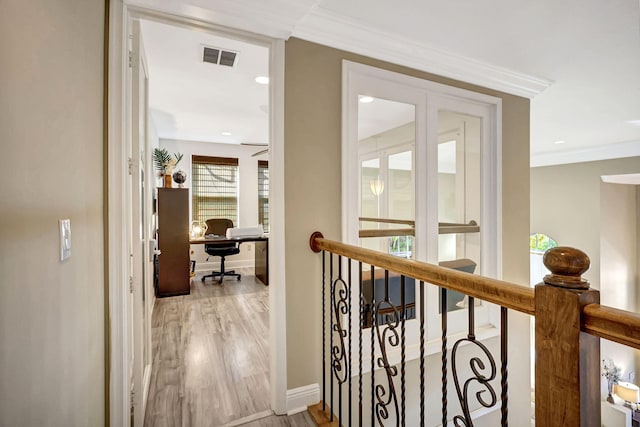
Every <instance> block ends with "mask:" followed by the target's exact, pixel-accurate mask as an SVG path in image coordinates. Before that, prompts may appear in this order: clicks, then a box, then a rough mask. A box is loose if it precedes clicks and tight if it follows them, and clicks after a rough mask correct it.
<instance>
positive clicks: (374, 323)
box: [369, 265, 378, 427]
mask: <svg viewBox="0 0 640 427" xmlns="http://www.w3.org/2000/svg"><path fill="white" fill-rule="evenodd" d="M370 304H371V306H370V308H369V315H370V316H371V329H370V330H369V331H370V332H371V426H372V427H373V426H375V420H376V417H375V415H376V414H375V410H376V408H375V402H374V396H375V387H376V370H375V353H376V351H375V350H376V346H375V336H374V333H373V329H374V328H375V327H376V326H377V324H378V322H377V320H376V318H377V317H378V316H377V313H376V279H375V269H374V267H373V265H372V266H371V303H370Z"/></svg>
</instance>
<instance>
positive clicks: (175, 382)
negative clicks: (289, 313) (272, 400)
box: [145, 269, 313, 427]
mask: <svg viewBox="0 0 640 427" xmlns="http://www.w3.org/2000/svg"><path fill="white" fill-rule="evenodd" d="M240 273H242V274H243V276H242V280H241V281H240V282H238V281H236V280H235V278H226V279H225V281H224V284H223V285H222V286H220V285H219V284H218V283H217V282H215V283H214V282H212V281H211V279H208V280H207V281H206V282H205V283H204V284H203V283H202V282H201V281H200V277H199V276H196V277H195V278H194V279H193V280H192V282H191V294H190V295H186V296H180V297H170V298H158V299H157V300H156V306H155V309H154V313H153V318H152V328H153V332H152V333H153V371H152V374H151V386H150V390H149V399H148V403H147V412H146V416H145V426H146V427H165V426H166V427H177V426H182V427H199V426H221V425H225V424H229V423H232V422H233V421H234V420H238V419H242V418H245V417H247V416H250V415H253V414H257V413H260V412H264V411H267V410H269V370H268V369H269V348H268V336H269V329H268V328H269V313H268V288H267V287H266V286H264V285H263V284H262V283H260V282H258V281H256V280H255V277H254V276H253V275H252V273H253V271H252V269H243V270H242V271H240ZM305 415H306V414H305ZM300 419H302V422H304V421H305V419H304V417H300ZM294 422H295V423H297V424H293V423H294ZM256 423H263V424H256ZM283 423H284V424H283ZM248 425H250V426H255V427H258V426H302V425H307V424H300V423H299V422H298V419H291V420H290V419H288V418H286V417H285V418H282V417H276V418H273V419H272V420H271V418H265V419H263V420H261V421H256V422H254V423H250V424H248ZM308 425H313V424H312V423H311V424H308Z"/></svg>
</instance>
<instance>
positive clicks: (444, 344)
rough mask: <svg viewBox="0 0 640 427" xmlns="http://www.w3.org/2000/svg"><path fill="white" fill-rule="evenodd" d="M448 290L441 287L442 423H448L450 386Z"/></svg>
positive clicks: (444, 424)
mask: <svg viewBox="0 0 640 427" xmlns="http://www.w3.org/2000/svg"><path fill="white" fill-rule="evenodd" d="M447 315H448V309H447V290H446V289H445V288H440V321H441V328H442V348H441V352H440V358H441V359H440V361H441V363H442V425H443V426H446V425H447V406H448V404H449V402H448V401H447V387H448V379H447V375H448V366H447V365H448V360H447V356H448V355H447Z"/></svg>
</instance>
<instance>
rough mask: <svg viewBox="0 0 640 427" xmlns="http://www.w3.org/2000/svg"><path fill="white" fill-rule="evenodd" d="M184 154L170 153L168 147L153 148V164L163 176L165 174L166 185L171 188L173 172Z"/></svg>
mask: <svg viewBox="0 0 640 427" xmlns="http://www.w3.org/2000/svg"><path fill="white" fill-rule="evenodd" d="M182 157H183V155H182V154H180V153H173V155H171V154H169V152H168V151H167V149H166V148H154V149H153V155H152V158H153V164H154V166H155V168H156V170H157V171H158V172H159V173H160V175H161V176H164V186H165V187H167V188H171V174H172V172H173V169H174V168H175V167H176V165H177V164H178V163H180V160H182Z"/></svg>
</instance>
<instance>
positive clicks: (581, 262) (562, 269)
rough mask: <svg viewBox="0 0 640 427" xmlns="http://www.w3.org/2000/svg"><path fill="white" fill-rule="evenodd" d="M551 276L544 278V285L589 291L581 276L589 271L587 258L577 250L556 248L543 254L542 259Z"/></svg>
mask: <svg viewBox="0 0 640 427" xmlns="http://www.w3.org/2000/svg"><path fill="white" fill-rule="evenodd" d="M542 261H543V262H544V265H545V267H547V268H548V269H549V271H551V274H547V275H546V276H544V279H543V280H544V283H545V284H547V285H551V286H558V287H561V288H569V289H582V290H584V289H589V282H588V281H587V280H586V279H583V278H582V274H583V273H584V272H585V271H587V270H588V269H589V266H590V265H591V261H590V260H589V256H588V255H587V254H585V253H584V252H582V251H581V250H579V249H576V248H571V247H569V246H558V247H556V248H551V249H549V250H548V251H547V252H545V253H544V257H543V258H542Z"/></svg>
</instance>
